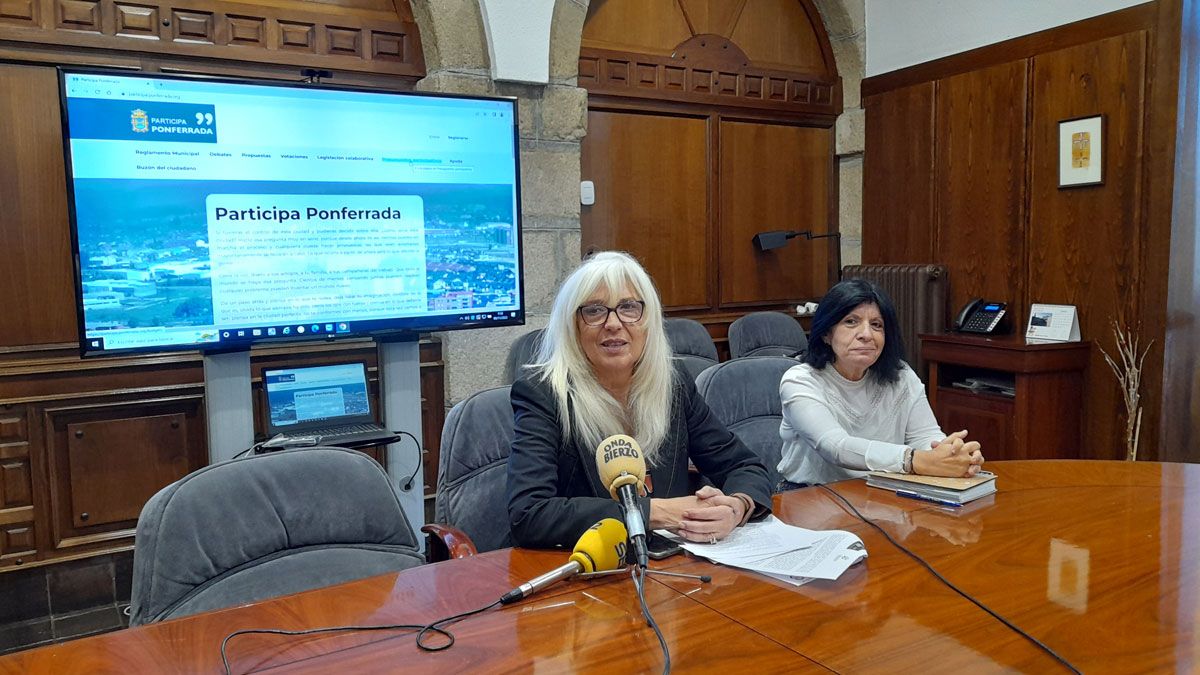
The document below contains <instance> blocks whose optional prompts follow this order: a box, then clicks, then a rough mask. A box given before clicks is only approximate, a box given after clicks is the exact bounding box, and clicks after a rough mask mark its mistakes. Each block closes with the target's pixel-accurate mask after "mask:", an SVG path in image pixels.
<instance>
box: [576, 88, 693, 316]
mask: <svg viewBox="0 0 1200 675" xmlns="http://www.w3.org/2000/svg"><path fill="white" fill-rule="evenodd" d="M707 135H708V121H707V119H705V118H704V117H695V116H686V115H656V114H648V113H643V112H637V111H631V112H622V111H606V110H593V111H591V112H589V113H588V135H587V138H586V139H585V141H584V151H583V164H582V171H581V175H582V176H583V179H584V180H590V181H592V182H593V183H595V186H596V203H595V204H594V205H592V206H585V207H583V209H582V227H583V252H584V254H587V253H589V252H591V251H595V250H606V249H618V250H623V251H629V252H631V253H633V254H634V255H635V256H637V257H638V258H639V259H640V260H641V262H642V264H643V265H645V266H646V271H647V272H649V273H650V276H651V278H653V279H654V283H655V284H657V285H658V291H659V293H660V294H661V295H662V301H663V306H664V307H666V308H667V309H669V310H678V309H693V308H699V307H707V306H708V305H709V304H710V303H711V297H710V293H709V285H710V281H711V280H710V274H709V272H710V264H709V263H710V256H709V246H708V232H709V227H710V224H709V221H710V212H709V202H710V198H709V193H708V176H707V158H706V154H707V144H708V141H707Z"/></svg>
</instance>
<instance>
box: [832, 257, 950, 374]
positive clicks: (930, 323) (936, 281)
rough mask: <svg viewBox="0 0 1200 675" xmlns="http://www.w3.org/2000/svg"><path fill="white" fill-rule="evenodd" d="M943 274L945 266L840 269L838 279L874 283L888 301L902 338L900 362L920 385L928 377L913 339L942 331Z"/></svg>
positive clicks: (944, 304) (944, 290)
mask: <svg viewBox="0 0 1200 675" xmlns="http://www.w3.org/2000/svg"><path fill="white" fill-rule="evenodd" d="M947 274H948V273H947V271H946V266H945V265H847V266H846V267H844V268H843V269H842V279H866V280H867V281H871V282H874V283H875V284H876V285H878V286H879V287H880V288H882V289H883V290H884V292H885V293H887V294H888V296H889V297H890V298H891V299H892V303H893V304H895V305H896V316H897V318H899V320H900V335H901V336H902V337H903V339H904V351H905V354H904V360H905V361H907V362H908V365H910V366H912V368H913V370H914V371H916V373H917V375H920V376H921V380H922V381H924V382H928V381H929V378H928V377H927V375H928V372H926V365H925V361H924V360H923V359H921V341H920V340H919V339H917V336H918V335H920V334H921V333H941V332H943V331H944V330H945V329H946V293H947V288H948V286H949V279H948V277H947ZM884 339H886V336H885V338H884Z"/></svg>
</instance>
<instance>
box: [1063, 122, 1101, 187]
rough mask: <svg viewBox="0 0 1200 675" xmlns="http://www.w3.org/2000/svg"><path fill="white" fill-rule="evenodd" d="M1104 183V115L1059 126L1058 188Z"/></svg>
mask: <svg viewBox="0 0 1200 675" xmlns="http://www.w3.org/2000/svg"><path fill="white" fill-rule="evenodd" d="M1103 184H1104V115H1093V116H1091V117H1077V118H1075V119H1070V120H1063V121H1061V122H1059V123H1058V187H1060V188H1066V187H1079V186H1083V185H1103Z"/></svg>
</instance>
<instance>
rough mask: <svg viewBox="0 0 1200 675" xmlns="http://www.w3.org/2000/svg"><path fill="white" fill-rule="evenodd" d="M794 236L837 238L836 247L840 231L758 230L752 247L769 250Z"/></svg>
mask: <svg viewBox="0 0 1200 675" xmlns="http://www.w3.org/2000/svg"><path fill="white" fill-rule="evenodd" d="M796 237H804V238H805V239H825V238H827V237H833V238H834V239H837V240H838V248H841V241H842V233H841V232H829V233H827V234H813V233H812V232H809V231H808V230H803V231H800V232H796V231H795V230H771V231H770V232H759V233H758V234H756V235H754V247H755V248H757V249H758V250H760V251H770V250H771V249H775V248H779V247H781V246H783V245H784V244H787V242H788V239H794V238H796Z"/></svg>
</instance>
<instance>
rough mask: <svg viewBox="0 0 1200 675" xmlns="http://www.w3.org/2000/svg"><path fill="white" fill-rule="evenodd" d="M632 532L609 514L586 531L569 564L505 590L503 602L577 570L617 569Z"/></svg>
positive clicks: (525, 596) (565, 577)
mask: <svg viewBox="0 0 1200 675" xmlns="http://www.w3.org/2000/svg"><path fill="white" fill-rule="evenodd" d="M628 537H629V535H628V532H627V531H626V529H625V526H624V525H622V524H621V521H619V520H617V519H616V518H605V519H604V520H601V521H600V522H598V523H596V524H595V525H592V526H591V527H589V528H588V529H587V530H585V531H584V533H583V536H581V537H579V541H577V542H575V548H574V550H573V551H572V552H571V557H570V558H569V559H568V560H567V564H565V565H562V566H560V567H557V568H555V569H552V570H550V571H549V572H546V573H545V574H543V575H541V576H540V577H536V578H534V579H531V580H529V581H527V582H525V583H523V584H521V585H520V586H517V587H516V588H514V589H512V590H511V591H509V592H507V593H505V594H504V595H503V596H502V597H501V598H500V602H501V603H503V604H505V605H510V604H512V603H514V602H516V601H518V600H520V599H522V598H527V597H529V596H530V595H533V594H534V593H537V592H538V591H540V590H542V589H543V588H545V587H547V586H549V585H550V584H553V583H556V582H559V581H562V580H564V579H569V578H571V577H573V576H575V575H576V574H583V573H587V572H604V571H607V570H615V569H617V568H619V567H621V566H622V565H624V564H625V542H626V540H627V539H628Z"/></svg>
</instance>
